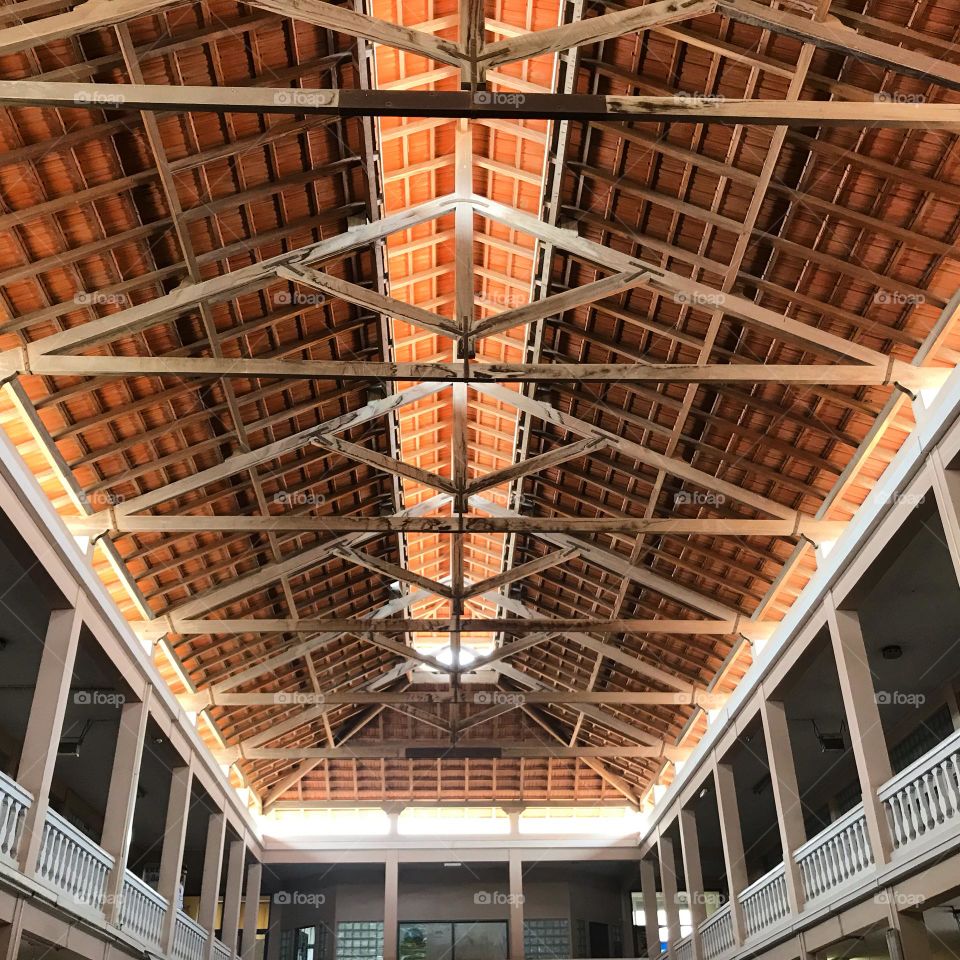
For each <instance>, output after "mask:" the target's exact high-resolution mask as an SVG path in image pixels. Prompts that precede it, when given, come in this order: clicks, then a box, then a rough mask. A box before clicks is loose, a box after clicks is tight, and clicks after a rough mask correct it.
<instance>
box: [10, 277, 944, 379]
mask: <svg viewBox="0 0 960 960" xmlns="http://www.w3.org/2000/svg"><path fill="white" fill-rule="evenodd" d="M278 272H279V273H280V274H285V273H287V272H288V271H287V270H286V268H283V267H281V268H280V269H279V271H278ZM345 286H353V285H349V284H347V285H345ZM357 290H361V291H362V290H364V288H362V287H357ZM376 296H379V295H376ZM707 296H709V294H707ZM716 296H717V297H720V296H721V295H720V294H719V293H718V294H716ZM371 299H373V298H372V297H371ZM352 300H353V302H357V303H359V302H360V301H359V297H358V296H355V297H353V298H352ZM385 312H387V313H389V315H390V316H393V317H399V318H400V319H402V320H409V322H411V323H419V324H420V326H424V327H425V326H426V325H427V324H426V321H423V320H421V321H415V320H413V319H412V312H411V311H409V310H408V311H406V312H402V311H385ZM422 312H424V313H425V312H426V311H422ZM438 319H442V318H438ZM432 332H435V333H437V332H442V333H443V335H445V336H447V337H450V336H451V333H450V332H449V331H439V330H434V331H432ZM57 336H59V335H57V334H54V335H53V336H52V337H51V338H50V339H53V338H54V337H57ZM949 372H950V371H949V370H948V369H947V368H940V367H916V366H913V365H912V364H910V363H907V362H906V361H904V360H897V359H894V358H892V357H891V358H885V359H884V361H883V362H881V363H862V364H850V363H819V364H817V363H797V364H791V363H779V364H762V363H718V364H704V365H699V364H692V363H691V364H682V363H472V362H471V363H463V362H456V361H455V362H452V363H382V362H377V361H359V360H273V359H256V358H229V357H172V356H162V357H150V356H144V357H129V356H98V355H79V354H52V353H46V352H44V341H43V340H38V341H36V342H35V343H33V344H31V345H30V346H29V347H26V348H24V347H16V348H14V349H12V350H8V351H5V352H3V353H0V375H2V376H5V377H9V376H13V375H15V374H20V375H24V374H33V375H37V376H83V377H100V376H107V377H126V376H171V377H173V376H176V377H203V378H206V377H241V378H244V379H246V378H251V377H262V378H266V379H271V378H278V379H292V380H388V381H403V382H407V381H417V380H419V381H422V382H425V383H466V384H472V383H477V384H482V383H551V382H554V381H557V380H569V381H578V382H590V383H744V384H748V385H750V386H753V385H754V384H758V383H785V384H786V383H792V384H798V385H804V384H814V385H821V384H831V385H840V386H884V387H889V386H893V385H895V384H897V385H900V386H902V387H905V388H907V389H909V390H921V389H926V388H930V387H933V388H939V387H940V386H942V385H943V382H944V381H945V380H946V378H947V376H948V375H949Z"/></svg>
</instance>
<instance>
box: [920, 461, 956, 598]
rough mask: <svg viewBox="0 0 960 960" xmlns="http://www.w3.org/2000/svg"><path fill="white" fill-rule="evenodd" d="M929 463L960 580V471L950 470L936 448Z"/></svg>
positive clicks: (944, 526) (954, 565)
mask: <svg viewBox="0 0 960 960" xmlns="http://www.w3.org/2000/svg"><path fill="white" fill-rule="evenodd" d="M928 463H929V464H930V473H931V475H932V477H933V495H934V497H935V499H936V501H937V509H938V510H939V512H940V521H941V522H942V523H943V532H944V536H945V538H946V541H947V549H948V550H949V551H950V558H951V559H952V560H953V569H954V572H955V573H956V575H957V579H958V580H960V471H957V470H948V469H947V468H946V465H945V464H944V462H943V457H941V456H940V451H939V450H936V449H935V450H933V451H932V452H931V454H930V459H929V461H928Z"/></svg>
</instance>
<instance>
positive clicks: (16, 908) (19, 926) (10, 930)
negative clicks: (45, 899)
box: [0, 896, 23, 960]
mask: <svg viewBox="0 0 960 960" xmlns="http://www.w3.org/2000/svg"><path fill="white" fill-rule="evenodd" d="M22 939H23V897H20V896H18V897H17V899H16V902H15V903H14V905H13V916H12V917H11V918H10V923H8V924H7V925H6V926H5V927H0V960H17V958H18V957H19V956H20V942H21V940H22Z"/></svg>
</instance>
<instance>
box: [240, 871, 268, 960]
mask: <svg viewBox="0 0 960 960" xmlns="http://www.w3.org/2000/svg"><path fill="white" fill-rule="evenodd" d="M262 879H263V864H261V863H260V861H259V860H255V861H254V862H253V863H251V864H250V866H249V867H247V890H246V894H245V898H244V903H243V940H242V942H241V945H242V953H241V955H240V956H241V960H254V958H255V957H256V953H257V927H258V925H259V923H260V882H261V880H262Z"/></svg>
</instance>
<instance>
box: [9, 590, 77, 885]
mask: <svg viewBox="0 0 960 960" xmlns="http://www.w3.org/2000/svg"><path fill="white" fill-rule="evenodd" d="M81 624H82V616H81V613H80V610H79V609H78V608H76V607H71V608H70V609H67V610H54V611H53V612H52V613H51V614H50V620H49V622H48V623H47V633H46V636H45V637H44V640H43V654H42V655H41V657H40V670H39V672H38V674H37V685H36V689H35V690H34V693H33V702H32V703H31V705H30V717H29V719H28V720H27V732H26V735H25V737H24V741H23V750H22V752H21V754H20V766H19V768H18V770H17V783H19V784H20V786H21V787H23V789H24V790H27V791H28V792H29V793H31V794H32V795H33V803H32V804H31V805H30V808H29V809H28V810H27V813H26V816H25V817H24V820H23V828H22V832H21V834H20V869H21V870H22V871H23V872H24V873H26V874H33V873H34V871H35V870H36V868H37V859H38V857H39V855H40V844H41V842H42V840H43V826H44V824H45V823H46V819H47V809H48V807H49V802H50V783H51V781H52V779H53V768H54V766H55V765H56V762H57V747H58V746H59V744H60V736H61V734H62V732H63V718H64V715H65V714H66V712H67V700H68V698H69V696H70V681H71V680H72V679H73V665H74V662H75V661H76V658H77V644H78V642H79V639H80V626H81Z"/></svg>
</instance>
